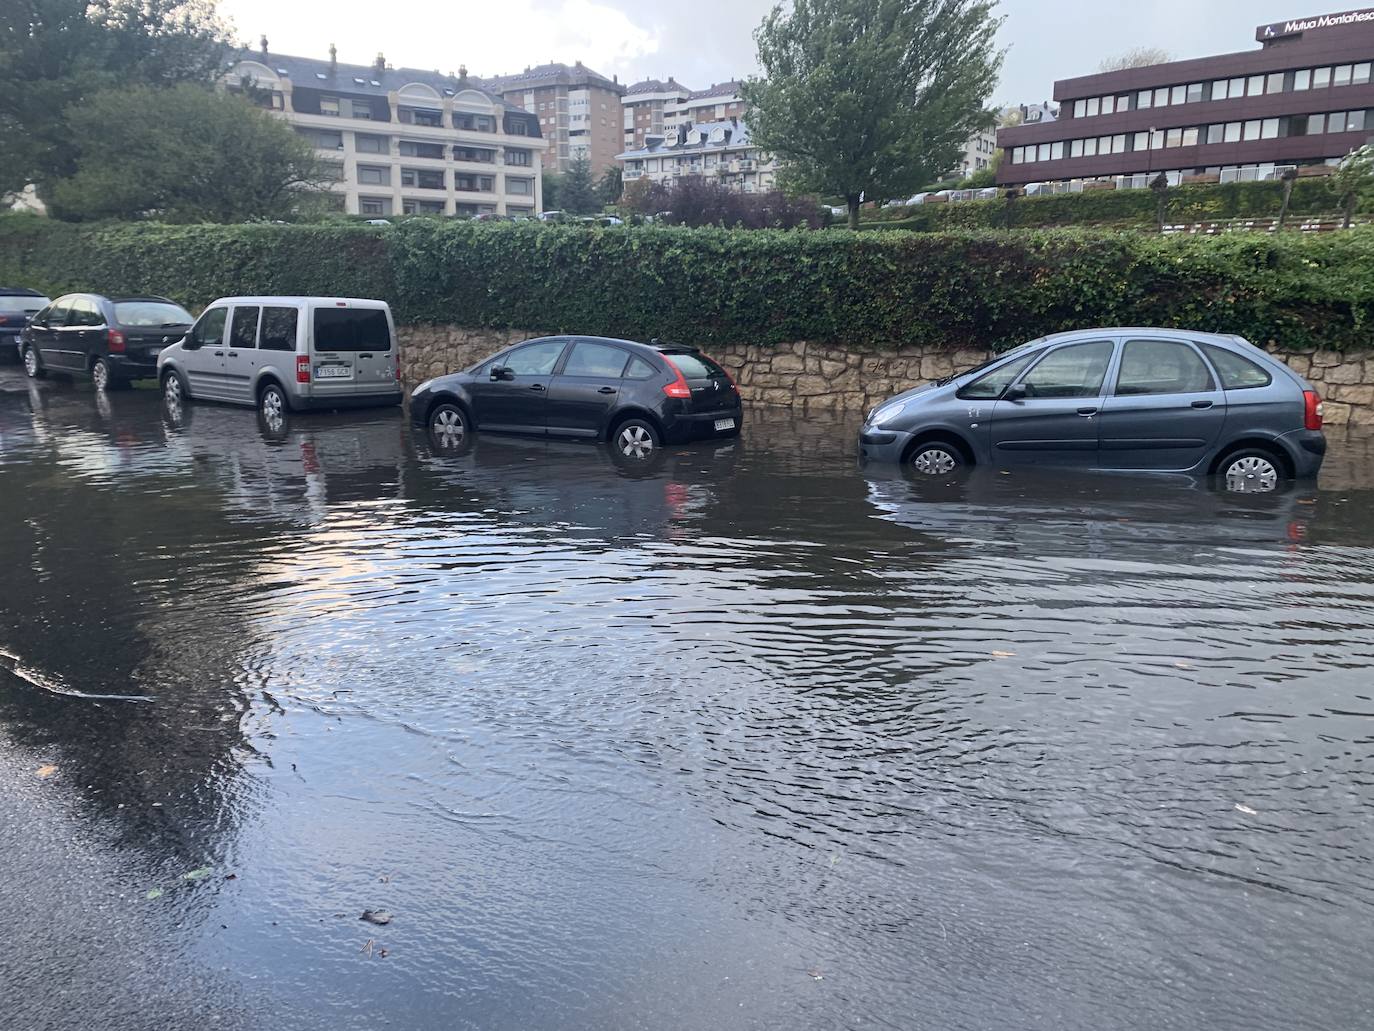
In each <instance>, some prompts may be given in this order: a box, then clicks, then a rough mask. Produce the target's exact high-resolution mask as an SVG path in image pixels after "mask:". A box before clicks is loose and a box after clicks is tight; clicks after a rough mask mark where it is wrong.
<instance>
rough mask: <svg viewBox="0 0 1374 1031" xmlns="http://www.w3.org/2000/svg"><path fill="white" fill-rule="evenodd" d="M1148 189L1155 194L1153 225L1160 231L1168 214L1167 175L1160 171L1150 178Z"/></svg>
mask: <svg viewBox="0 0 1374 1031" xmlns="http://www.w3.org/2000/svg"><path fill="white" fill-rule="evenodd" d="M1150 189H1151V190H1153V191H1154V194H1155V227H1156V228H1157V229H1158V230H1159V231H1160V232H1161V233H1162V232H1164V220H1165V219H1166V218H1167V217H1168V215H1169V177H1168V176H1167V175H1165V174H1164V173H1163V172H1160V173H1159V174H1158V175H1157V176H1155V177H1154V178H1153V179H1151V180H1150Z"/></svg>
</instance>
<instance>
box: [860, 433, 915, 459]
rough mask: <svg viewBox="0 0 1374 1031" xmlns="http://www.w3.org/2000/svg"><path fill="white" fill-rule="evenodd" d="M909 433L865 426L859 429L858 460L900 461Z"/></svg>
mask: <svg viewBox="0 0 1374 1031" xmlns="http://www.w3.org/2000/svg"><path fill="white" fill-rule="evenodd" d="M910 441H911V434H910V433H905V432H903V431H902V430H885V429H878V428H877V427H874V426H865V427H864V428H863V429H861V430H860V431H859V461H861V462H894V463H900V462H901V460H902V452H904V451H905V450H906V446H907V444H908V443H910Z"/></svg>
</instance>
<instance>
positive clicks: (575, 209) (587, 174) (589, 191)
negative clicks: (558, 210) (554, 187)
mask: <svg viewBox="0 0 1374 1031" xmlns="http://www.w3.org/2000/svg"><path fill="white" fill-rule="evenodd" d="M560 193H561V196H560V197H559V204H560V205H561V207H562V208H563V210H564V211H567V212H569V213H570V214H573V215H590V214H592V213H593V212H596V211H600V210H601V201H600V200H598V199H597V196H596V186H595V185H594V184H593V182H592V163H591V162H590V161H588V160H587V159H586V157H585V156H582V155H578V156H577V157H575V158H573V160H572V163H571V164H570V165H568V170H567V171H566V172H564V173H563V182H562V184H561V186H560Z"/></svg>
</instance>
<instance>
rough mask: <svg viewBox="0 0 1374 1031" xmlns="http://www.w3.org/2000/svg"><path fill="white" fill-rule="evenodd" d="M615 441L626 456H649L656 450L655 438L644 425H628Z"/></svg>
mask: <svg viewBox="0 0 1374 1031" xmlns="http://www.w3.org/2000/svg"><path fill="white" fill-rule="evenodd" d="M615 441H616V446H617V447H619V448H620V453H621V454H622V455H624V456H625V457H626V458H647V457H648V456H649V455H650V454H652V453H653V450H654V438H653V436H652V435H651V434H650V433H649V431H648V430H646V429H645V428H644V427H643V426H626V427H625V428H624V429H623V430H621V431H620V433H618V434H617V435H616V438H615Z"/></svg>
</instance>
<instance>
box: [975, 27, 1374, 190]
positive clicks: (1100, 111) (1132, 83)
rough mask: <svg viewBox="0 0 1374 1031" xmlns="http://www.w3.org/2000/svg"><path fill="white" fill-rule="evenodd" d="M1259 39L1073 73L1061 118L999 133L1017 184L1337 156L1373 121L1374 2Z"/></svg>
mask: <svg viewBox="0 0 1374 1031" xmlns="http://www.w3.org/2000/svg"><path fill="white" fill-rule="evenodd" d="M1255 38H1256V40H1257V41H1258V42H1259V43H1260V44H1261V46H1260V47H1259V48H1258V49H1252V50H1246V51H1241V52H1239V53H1231V54H1219V55H1216V56H1213V57H1203V58H1197V59H1193V60H1187V61H1171V62H1169V63H1167V64H1157V65H1151V66H1148V67H1143V68H1127V69H1124V70H1121V71H1114V72H1102V73H1098V74H1094V75H1086V76H1081V77H1079V78H1073V79H1063V80H1061V81H1059V82H1056V83H1055V86H1054V98H1055V100H1057V101H1058V102H1059V106H1060V112H1059V117H1058V119H1056V120H1053V121H1044V120H1042V121H1040V122H1037V123H1033V124H1023V125H1017V126H1011V127H1008V128H1004V129H1001V130H999V131H998V134H997V144H998V146H999V147H1001V148H1002V150H1003V160H1002V162H1001V164H1000V166H999V167H998V171H997V181H998V183H1001V184H1007V185H1025V184H1027V183H1051V182H1072V181H1075V180H1092V179H1111V178H1113V177H1119V176H1128V177H1133V179H1132V184H1140V183H1143V182H1145V181H1147V180H1148V179H1149V178H1150V177H1152V176H1155V175H1157V174H1158V173H1160V172H1164V173H1166V174H1167V176H1168V178H1169V180H1170V181H1171V182H1178V181H1180V180H1182V179H1183V178H1184V177H1187V176H1190V175H1195V174H1204V173H1212V174H1218V175H1219V176H1220V178H1221V179H1222V181H1228V180H1234V179H1257V178H1259V179H1262V178H1268V177H1271V176H1273V175H1274V174H1275V173H1276V171H1277V170H1279V169H1281V168H1283V167H1284V166H1304V165H1312V164H1333V163H1336V162H1338V161H1339V160H1340V159H1341V158H1342V157H1343V156H1344V155H1345V154H1347V153H1349V152H1350V151H1351V150H1352V149H1354V148H1356V147H1359V146H1362V145H1363V144H1364V143H1365V142H1367V140H1368V139H1369V135H1370V129H1371V128H1374V121H1372V120H1371V119H1374V82H1371V81H1370V76H1371V65H1372V64H1374V9H1370V10H1364V11H1353V12H1348V13H1345V14H1337V15H1323V16H1320V17H1313V18H1304V19H1298V20H1294V21H1288V22H1275V23H1273V24H1269V25H1261V26H1259V27H1258V29H1256V31H1255Z"/></svg>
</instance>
